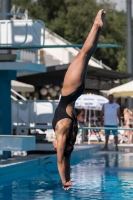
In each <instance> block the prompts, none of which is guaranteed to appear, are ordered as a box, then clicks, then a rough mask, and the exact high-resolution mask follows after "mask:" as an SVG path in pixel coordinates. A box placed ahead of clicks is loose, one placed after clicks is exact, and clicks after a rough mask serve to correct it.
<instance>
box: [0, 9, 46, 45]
mask: <svg viewBox="0 0 133 200" xmlns="http://www.w3.org/2000/svg"><path fill="white" fill-rule="evenodd" d="M1 15H6V16H23V17H24V19H17V20H16V19H11V20H0V47H1V48H2V47H12V48H13V47H17V48H19V47H21V46H23V45H24V46H25V45H28V46H31V47H32V46H37V45H44V42H45V24H44V23H43V22H42V21H41V20H29V19H28V16H27V14H26V13H0V16H1Z"/></svg>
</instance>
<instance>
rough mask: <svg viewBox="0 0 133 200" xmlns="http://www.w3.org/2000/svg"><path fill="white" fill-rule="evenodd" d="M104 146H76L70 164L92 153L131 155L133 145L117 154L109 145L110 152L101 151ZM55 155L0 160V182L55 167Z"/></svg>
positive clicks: (124, 147)
mask: <svg viewBox="0 0 133 200" xmlns="http://www.w3.org/2000/svg"><path fill="white" fill-rule="evenodd" d="M103 146H104V144H101V143H100V144H89V145H88V144H76V145H75V149H74V151H73V153H72V156H71V157H72V159H71V163H72V164H73V163H74V162H75V161H74V160H75V159H73V158H76V157H79V158H80V159H81V160H83V159H86V158H85V156H87V157H88V156H89V155H91V154H93V153H98V154H105V153H106V154H112V153H113V154H128V155H133V145H127V144H121V145H119V152H116V151H114V145H113V144H109V149H110V151H101V148H102V147H103ZM56 160H57V158H56V154H55V152H54V151H53V153H52V152H51V153H50V154H47V153H46V154H29V155H25V156H13V157H12V158H9V159H6V160H4V159H3V160H0V182H2V183H3V181H4V182H5V181H9V180H12V179H14V177H15V178H21V177H23V176H29V174H30V173H31V174H34V173H35V171H37V170H38V167H39V166H44V167H45V166H46V165H48V164H52V165H53V166H54V167H57V161H56Z"/></svg>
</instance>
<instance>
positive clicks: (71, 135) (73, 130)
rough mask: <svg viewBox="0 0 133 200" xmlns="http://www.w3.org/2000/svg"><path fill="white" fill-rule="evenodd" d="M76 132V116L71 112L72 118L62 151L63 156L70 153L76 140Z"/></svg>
mask: <svg viewBox="0 0 133 200" xmlns="http://www.w3.org/2000/svg"><path fill="white" fill-rule="evenodd" d="M72 114H73V113H72ZM77 133H78V123H77V117H76V116H75V115H74V114H73V120H72V123H71V126H70V130H69V136H68V138H67V140H66V148H65V151H64V156H68V155H70V154H71V153H72V151H73V149H74V144H75V142H76V137H77Z"/></svg>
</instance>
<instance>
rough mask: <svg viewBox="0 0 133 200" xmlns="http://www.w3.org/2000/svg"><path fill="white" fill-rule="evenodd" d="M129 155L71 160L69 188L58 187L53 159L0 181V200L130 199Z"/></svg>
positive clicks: (132, 191) (131, 168)
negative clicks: (19, 175)
mask: <svg viewBox="0 0 133 200" xmlns="http://www.w3.org/2000/svg"><path fill="white" fill-rule="evenodd" d="M132 174H133V154H117V153H113V152H112V153H109V154H107V153H103V152H101V153H94V154H93V155H91V156H89V157H88V158H85V159H84V160H81V159H79V158H78V159H75V158H74V159H73V165H72V167H71V178H72V181H73V187H72V188H71V189H70V190H69V191H64V190H63V189H62V188H61V182H60V178H59V175H58V171H57V167H56V164H55V161H52V160H50V161H49V158H47V159H46V160H45V163H44V165H42V166H40V167H38V169H37V170H36V172H35V173H34V172H33V173H32V174H31V175H29V176H28V177H23V178H21V179H17V180H12V181H8V182H5V183H4V184H0V200H24V199H25V200H38V199H39V200H44V199H46V200H52V199H53V200H57V199H58V200H59V199H64V200H65V199H68V200H69V199H70V200H79V199H82V200H86V199H87V200H88V199H93V200H116V199H117V200H119V199H121V200H128V199H133V175H132Z"/></svg>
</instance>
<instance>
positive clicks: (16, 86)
mask: <svg viewBox="0 0 133 200" xmlns="http://www.w3.org/2000/svg"><path fill="white" fill-rule="evenodd" d="M11 86H12V89H13V90H15V91H16V92H34V90H35V88H34V86H33V85H30V84H26V83H22V82H19V81H11Z"/></svg>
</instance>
